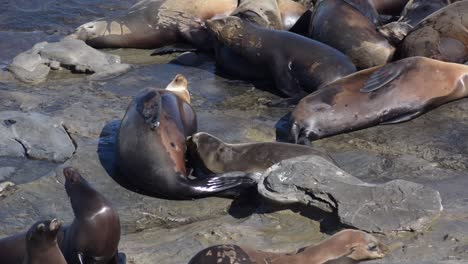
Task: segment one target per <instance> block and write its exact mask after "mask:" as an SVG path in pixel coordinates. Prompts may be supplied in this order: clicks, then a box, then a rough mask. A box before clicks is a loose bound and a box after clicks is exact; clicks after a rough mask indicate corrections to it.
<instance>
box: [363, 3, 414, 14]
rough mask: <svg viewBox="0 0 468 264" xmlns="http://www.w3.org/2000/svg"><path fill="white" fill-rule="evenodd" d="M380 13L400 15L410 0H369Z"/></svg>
mask: <svg viewBox="0 0 468 264" xmlns="http://www.w3.org/2000/svg"><path fill="white" fill-rule="evenodd" d="M369 2H370V3H371V4H372V5H373V6H374V8H375V9H376V10H377V12H378V13H379V14H382V15H390V16H398V15H399V14H401V11H403V8H404V7H405V5H406V4H407V3H408V0H369Z"/></svg>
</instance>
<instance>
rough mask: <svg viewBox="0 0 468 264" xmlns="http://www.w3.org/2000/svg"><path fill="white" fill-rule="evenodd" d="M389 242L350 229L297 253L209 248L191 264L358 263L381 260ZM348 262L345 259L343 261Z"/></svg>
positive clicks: (235, 246)
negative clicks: (382, 241) (386, 243)
mask: <svg viewBox="0 0 468 264" xmlns="http://www.w3.org/2000/svg"><path fill="white" fill-rule="evenodd" d="M388 251H389V250H388V247H387V245H385V244H383V243H381V242H380V241H379V240H378V239H377V238H376V237H374V236H372V235H370V234H367V233H365V232H362V231H359V230H352V229H346V230H343V231H341V232H338V233H336V234H335V235H333V236H331V237H329V238H328V239H326V240H324V241H322V242H321V243H320V244H318V245H315V246H309V247H306V248H304V249H302V250H299V251H298V252H294V253H273V252H265V251H260V250H256V249H253V248H249V247H240V246H237V245H218V246H212V247H208V248H206V249H204V250H202V251H200V252H199V253H197V254H196V255H195V256H194V257H193V258H192V259H191V260H190V262H189V264H231V263H239V264H254V263H257V264H260V263H267V264H324V263H331V262H333V263H336V262H334V261H337V262H339V263H358V262H360V261H365V260H371V259H380V258H383V257H384V256H385V255H386V254H387V252H388ZM340 261H344V262H340Z"/></svg>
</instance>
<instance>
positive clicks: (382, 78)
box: [361, 63, 406, 93]
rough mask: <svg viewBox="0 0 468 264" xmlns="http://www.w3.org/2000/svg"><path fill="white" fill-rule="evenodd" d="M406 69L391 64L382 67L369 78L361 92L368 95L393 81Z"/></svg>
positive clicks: (399, 65) (396, 64)
mask: <svg viewBox="0 0 468 264" xmlns="http://www.w3.org/2000/svg"><path fill="white" fill-rule="evenodd" d="M405 69H406V67H402V65H401V64H398V63H392V64H387V65H385V66H382V67H381V68H380V69H378V70H376V71H375V72H373V73H372V74H371V76H369V79H367V80H366V82H365V83H364V85H363V86H362V88H361V92H364V93H370V92H373V91H375V90H378V89H380V88H382V87H384V86H385V85H386V84H388V83H389V82H391V81H393V80H395V79H396V78H398V76H400V75H401V74H402V73H403V71H404V70H405Z"/></svg>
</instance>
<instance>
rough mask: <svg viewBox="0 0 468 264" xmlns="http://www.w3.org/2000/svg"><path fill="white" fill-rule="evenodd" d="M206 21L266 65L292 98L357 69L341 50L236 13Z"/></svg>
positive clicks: (240, 51) (226, 40) (260, 65)
mask: <svg viewBox="0 0 468 264" xmlns="http://www.w3.org/2000/svg"><path fill="white" fill-rule="evenodd" d="M206 24H207V27H208V29H209V30H210V31H211V32H212V33H213V35H214V36H215V37H216V38H217V39H218V40H219V41H221V42H223V43H224V45H226V46H227V47H229V48H230V49H231V50H233V51H234V52H235V53H236V54H238V55H240V56H242V57H243V58H244V59H246V60H247V61H248V62H249V63H251V64H253V65H256V66H257V67H258V68H265V69H266V70H267V71H268V72H269V73H270V75H271V76H272V78H273V79H274V81H275V84H276V89H277V90H279V91H280V92H282V93H283V94H285V95H286V96H289V97H291V98H293V99H297V98H301V97H302V96H304V94H305V93H306V92H312V91H314V90H316V89H317V88H318V87H320V86H321V85H324V84H327V83H329V82H331V81H334V80H336V79H339V78H341V77H343V76H346V75H348V74H350V73H352V72H354V71H355V67H354V65H353V64H352V62H351V61H350V59H349V58H348V57H347V56H346V55H344V54H342V53H341V52H339V51H338V50H336V49H334V48H332V47H329V46H327V45H325V44H322V43H320V42H318V41H315V40H312V39H308V38H306V37H303V36H300V35H297V34H294V33H291V32H287V31H281V30H271V29H266V28H262V27H259V26H256V25H254V24H252V23H249V22H245V21H243V20H242V19H240V18H238V17H234V16H229V17H226V18H222V19H215V20H209V21H207V22H206ZM285 43H287V44H288V45H285Z"/></svg>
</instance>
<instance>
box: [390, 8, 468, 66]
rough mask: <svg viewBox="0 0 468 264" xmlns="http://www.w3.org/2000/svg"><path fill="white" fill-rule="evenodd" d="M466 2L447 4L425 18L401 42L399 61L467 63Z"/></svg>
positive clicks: (467, 21) (467, 12) (467, 19)
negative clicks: (420, 59)
mask: <svg viewBox="0 0 468 264" xmlns="http://www.w3.org/2000/svg"><path fill="white" fill-rule="evenodd" d="M467 28H468V1H460V2H456V3H453V4H450V5H448V6H446V7H444V8H442V9H440V10H439V11H437V12H435V13H433V14H432V15H430V16H428V17H426V18H425V19H424V20H423V21H421V22H420V23H419V24H418V25H416V27H415V28H414V29H413V30H411V31H410V32H409V33H408V35H407V36H406V37H405V38H404V39H403V41H402V43H401V46H400V47H399V50H398V54H399V57H401V58H406V57H413V56H424V57H428V58H432V59H436V60H442V61H448V62H457V63H465V62H466V61H468V33H467V30H466V29H467Z"/></svg>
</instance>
